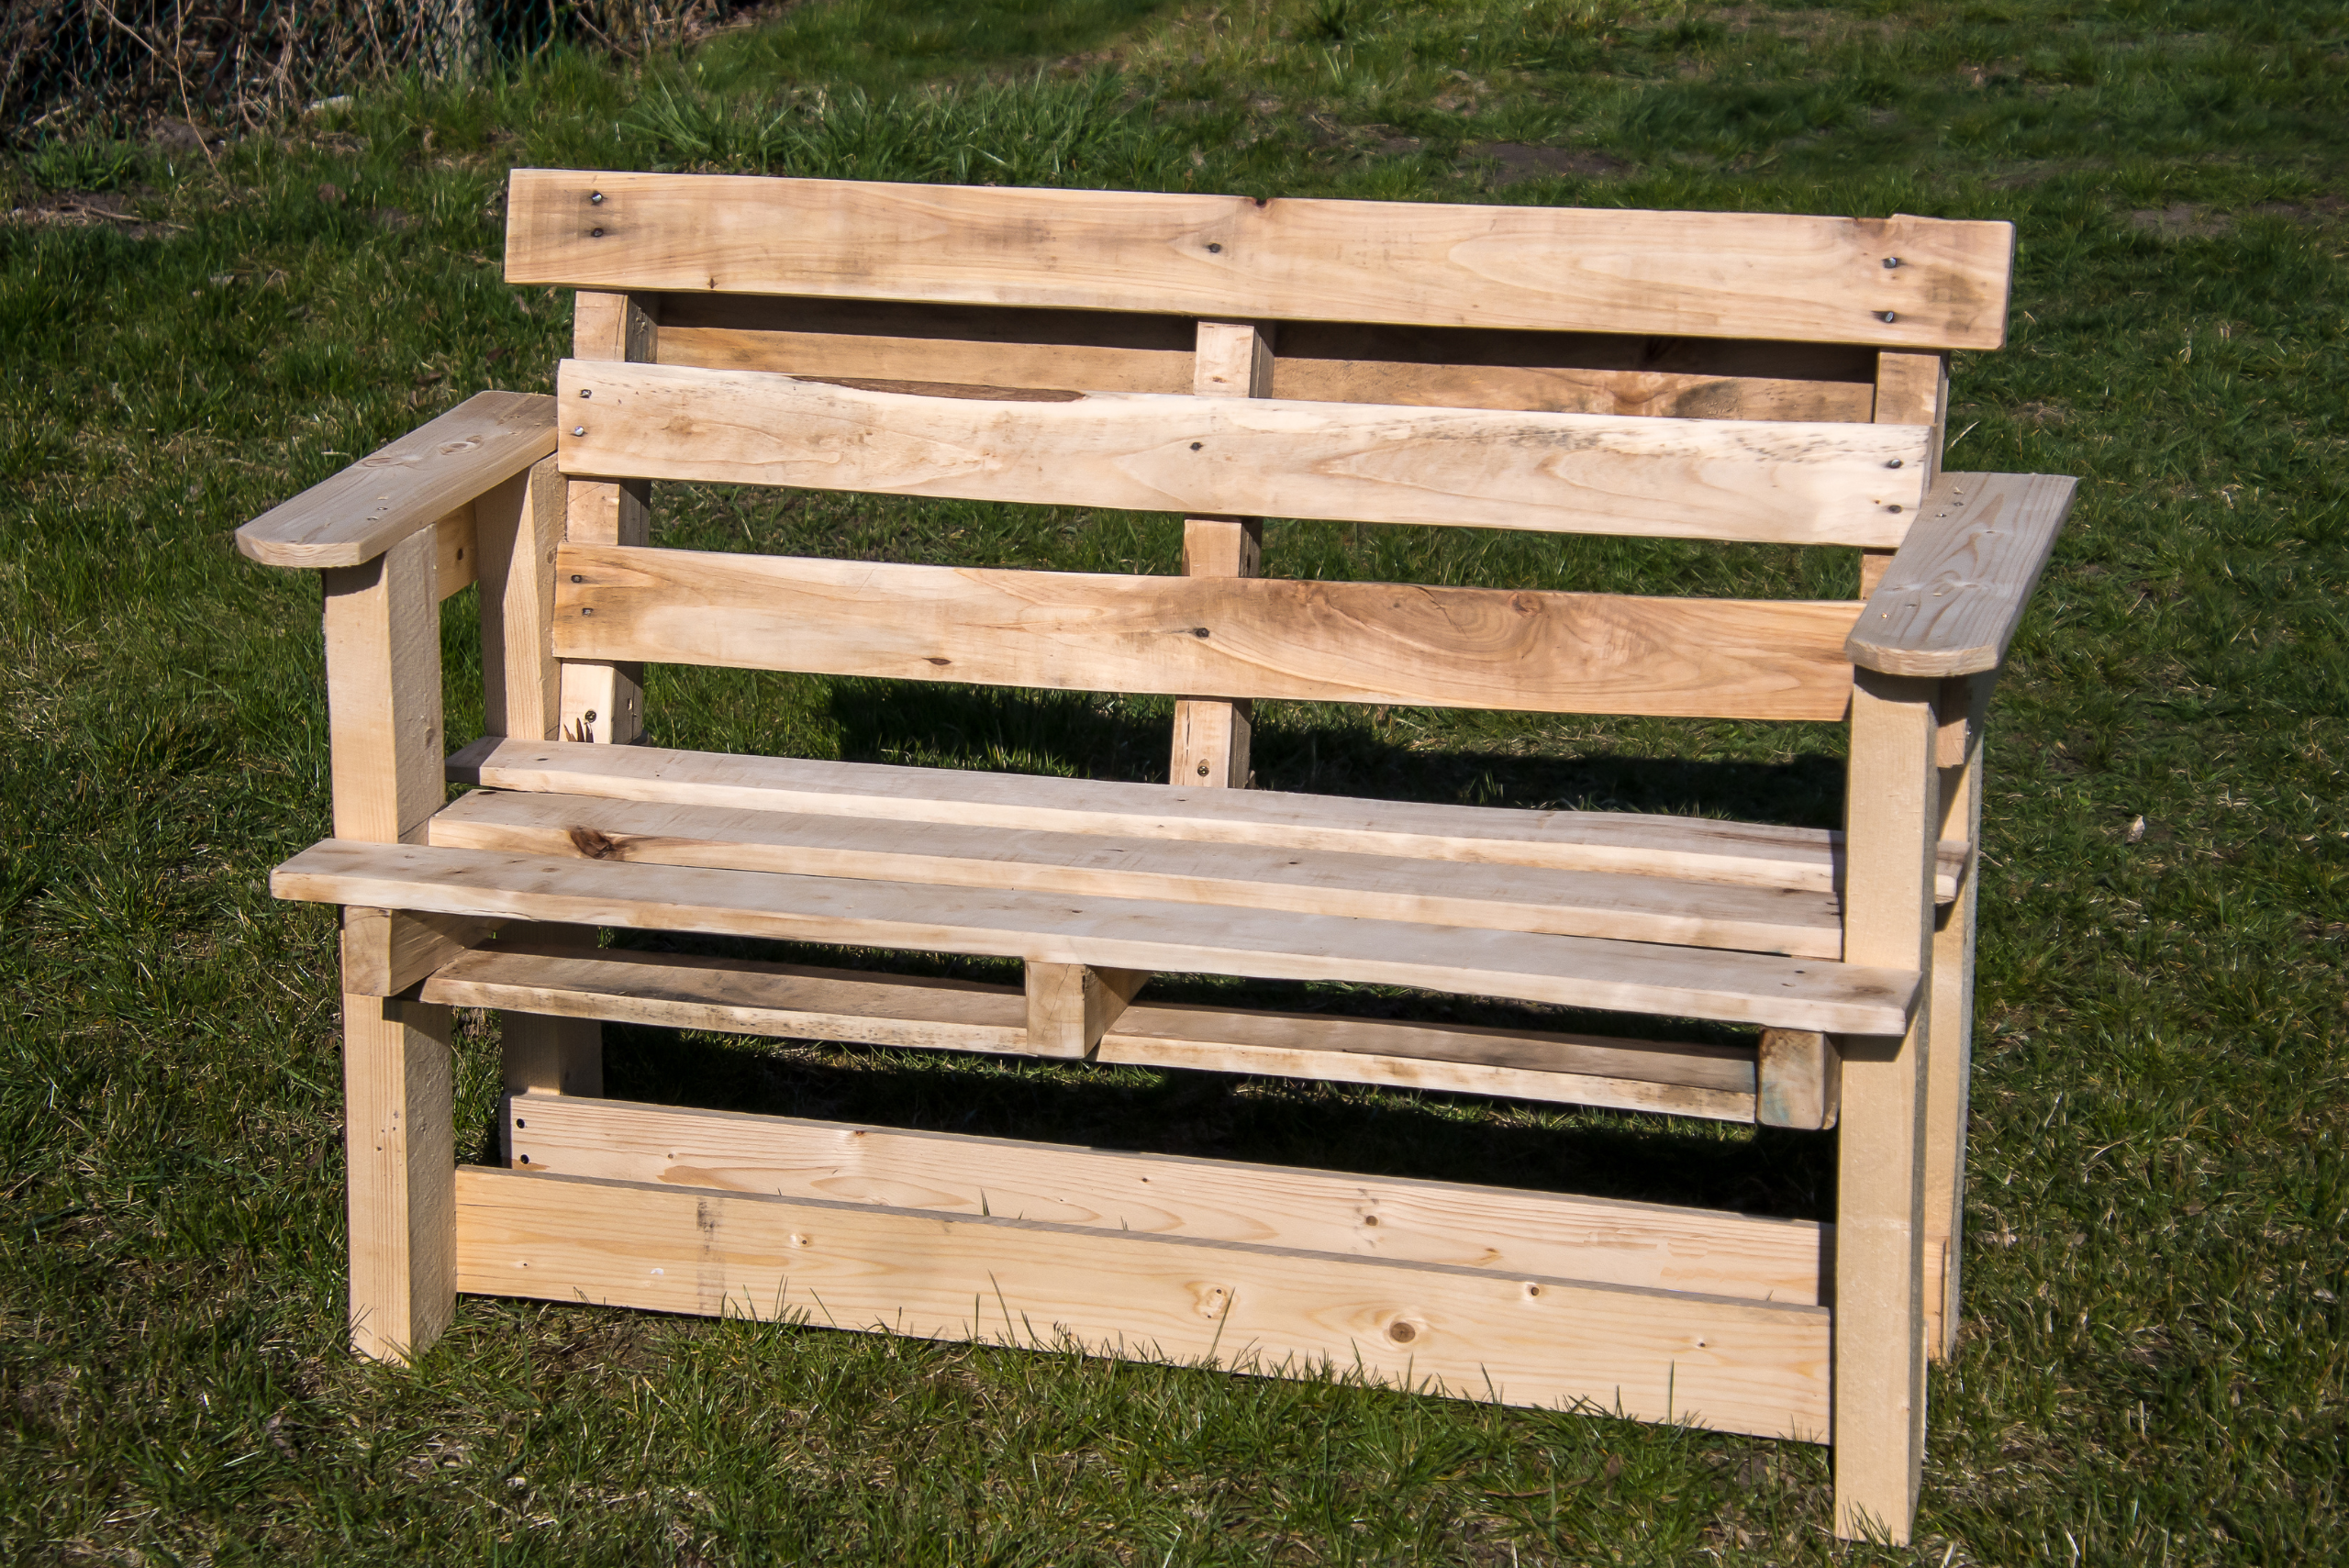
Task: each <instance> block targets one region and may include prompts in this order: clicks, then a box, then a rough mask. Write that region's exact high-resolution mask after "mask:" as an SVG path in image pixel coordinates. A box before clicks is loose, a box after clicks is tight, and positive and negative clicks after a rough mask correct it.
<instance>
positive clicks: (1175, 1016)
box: [423, 942, 1754, 1122]
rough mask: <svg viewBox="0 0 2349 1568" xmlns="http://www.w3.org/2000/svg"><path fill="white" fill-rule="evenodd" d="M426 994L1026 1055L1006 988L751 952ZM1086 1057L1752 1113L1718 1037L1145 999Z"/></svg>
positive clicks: (1559, 1101)
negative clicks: (756, 956)
mask: <svg viewBox="0 0 2349 1568" xmlns="http://www.w3.org/2000/svg"><path fill="white" fill-rule="evenodd" d="M423 995H424V998H425V999H426V1000H427V1001H430V1002H441V1003H446V1004H448V1005H450V1006H461V1007H503V1008H514V1009H520V1010H523V1011H527V1012H532V1013H540V1014H548V1015H553V1016H559V1017H562V1018H604V1019H609V1020H612V1021H615V1022H619V1023H634V1024H650V1025H654V1026H658V1027H661V1028H666V1029H710V1030H714V1031H716V1032H718V1033H722V1034H752V1035H763V1036H770V1037H776V1038H783V1039H792V1040H841V1041H845V1042H848V1043H852V1044H864V1045H884V1046H896V1047H905V1048H910V1049H914V1050H921V1051H982V1052H989V1053H996V1054H1008V1055H1018V1054H1021V1053H1024V1052H1025V1051H1027V1050H1028V1040H1027V1035H1026V1029H1025V1020H1026V1017H1027V1003H1026V999H1025V997H1024V995H1023V994H1022V993H1021V992H1020V991H1019V990H1016V989H1014V988H1012V987H1010V986H1008V985H987V984H980V983H979V982H976V981H963V980H935V979H929V978H923V977H916V976H909V975H882V974H869V973H856V972H853V971H846V970H833V969H813V968H808V967H807V966H804V965H799V964H781V963H767V962H756V961H753V960H750V959H728V958H711V957H704V956H700V955H695V954H685V953H654V952H639V951H630V950H628V949H624V948H607V949H605V950H602V951H596V950H594V949H592V948H583V949H570V950H553V949H551V950H548V951H543V952H540V951H514V950H513V949H512V946H511V944H508V943H504V942H501V943H498V944H496V945H495V946H493V947H487V948H481V949H477V950H475V951H473V952H470V953H466V954H464V955H462V956H461V957H459V958H458V959H456V960H454V961H453V962H451V963H449V964H448V965H447V966H446V967H444V968H443V969H441V970H440V972H439V973H435V974H434V975H433V976H432V977H431V978H430V979H429V980H427V981H426V982H425V983H424V987H423ZM1096 1060H1097V1061H1101V1062H1124V1063H1130V1064H1132V1065H1137V1066H1144V1067H1181V1068H1186V1069H1189V1070H1193V1071H1198V1072H1215V1073H1263V1074H1269V1075H1272V1076H1276V1077H1286V1078H1300V1079H1308V1080H1314V1081H1319V1082H1323V1083H1335V1084H1386V1085H1389V1086H1392V1087H1396V1088H1410V1089H1424V1090H1429V1091H1431V1092H1436V1093H1443V1094H1465V1095H1499V1096H1503V1097H1508V1098H1514V1099H1523V1100H1537V1101H1542V1102H1545V1103H1549V1104H1553V1105H1584V1106H1608V1107H1610V1108H1613V1109H1618V1110H1637V1111H1653V1112H1656V1113H1659V1114H1663V1115H1670V1116H1687V1117H1701V1118H1708V1119H1710V1120H1715V1121H1742V1122H1750V1121H1752V1120H1753V1098H1754V1071H1753V1051H1751V1050H1750V1049H1741V1048H1739V1047H1736V1046H1726V1045H1702V1044H1695V1043H1688V1042H1683V1041H1675V1040H1614V1039H1609V1038H1607V1037H1604V1036H1598V1035H1579V1034H1574V1035H1569V1034H1552V1033H1541V1032H1533V1031H1527V1030H1524V1029H1492V1028H1485V1027H1480V1026H1475V1025H1466V1024H1443V1025H1435V1024H1415V1023H1408V1022H1403V1021H1398V1020H1397V1019H1392V1018H1346V1017H1343V1016H1340V1015H1332V1014H1326V1013H1319V1014H1283V1013H1259V1012H1250V1011H1245V1010H1241V1009H1237V1008H1230V1007H1202V1006H1177V1005H1172V1004H1150V1003H1143V1004H1140V1005H1138V1006H1130V1007H1128V1008H1127V1009H1126V1010H1125V1012H1124V1013H1122V1014H1121V1015H1119V1018H1118V1019H1117V1021H1116V1022H1115V1024H1113V1025H1112V1026H1111V1027H1110V1028H1109V1029H1107V1030H1106V1031H1105V1032H1104V1034H1103V1035H1102V1038H1101V1042H1100V1045H1099V1047H1098V1049H1097V1056H1096Z"/></svg>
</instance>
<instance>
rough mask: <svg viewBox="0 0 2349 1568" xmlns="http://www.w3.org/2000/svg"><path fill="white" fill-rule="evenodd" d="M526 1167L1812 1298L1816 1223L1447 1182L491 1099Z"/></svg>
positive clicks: (1802, 1301) (531, 1098)
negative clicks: (500, 1104)
mask: <svg viewBox="0 0 2349 1568" xmlns="http://www.w3.org/2000/svg"><path fill="white" fill-rule="evenodd" d="M504 1117H505V1125H506V1128H507V1144H506V1146H507V1147H508V1148H509V1149H510V1150H511V1151H512V1158H513V1160H514V1162H517V1163H518V1164H520V1165H522V1166H524V1167H526V1168H527V1169H529V1170H530V1171H533V1172H551V1173H555V1174H557V1175H571V1176H592V1177H596V1178H599V1179H603V1180H608V1181H631V1182H649V1183H652V1184H657V1185H662V1186H688V1187H707V1188H710V1189H713V1190H717V1191H726V1192H754V1193H770V1194H774V1195H780V1196H785V1197H807V1198H823V1199H829V1200H832V1201H836V1202H843V1203H865V1204H880V1205H885V1206H889V1207H898V1208H917V1209H925V1210H930V1211H932V1212H937V1213H945V1214H964V1215H998V1216H1003V1217H1006V1218H1013V1219H1038V1220H1044V1221H1047V1222H1049V1223H1052V1224H1055V1225H1074V1226H1082V1227H1085V1228H1087V1229H1104V1230H1128V1231H1138V1232H1142V1233H1146V1234H1151V1235H1174V1236H1189V1237H1197V1238H1200V1239H1203V1240H1224V1241H1247V1242H1252V1243H1255V1244H1257V1245H1261V1246H1277V1247H1290V1248H1295V1249H1297V1250H1298V1251H1318V1252H1330V1253H1334V1254H1337V1255H1340V1256H1349V1257H1364V1258H1383V1259H1387V1260H1400V1261H1404V1262H1427V1263H1450V1264H1453V1265H1457V1266H1460V1267H1464V1268H1475V1269H1484V1270H1488V1271H1495V1272H1504V1271H1506V1272H1522V1273H1532V1274H1539V1275H1545V1276H1551V1277H1555V1278H1561V1279H1576V1280H1585V1281H1588V1282H1591V1283H1594V1284H1628V1285H1632V1286H1635V1287H1638V1288H1642V1289H1650V1290H1687V1291H1697V1292H1700V1293H1702V1294H1705V1295H1709V1296H1735V1297H1737V1298H1739V1299H1741V1300H1748V1301H1773V1302H1778V1303H1781V1304H1787V1305H1798V1306H1809V1305H1814V1304H1816V1303H1817V1302H1818V1300H1819V1298H1820V1285H1821V1272H1820V1271H1821V1268H1822V1265H1823V1261H1824V1258H1823V1241H1824V1237H1825V1228H1823V1227H1821V1226H1820V1225H1818V1224H1817V1223H1815V1222H1812V1221H1809V1220H1795V1219H1776V1218H1756V1217H1753V1216H1749V1215H1742V1214H1729V1213H1723V1212H1720V1211H1716V1210H1709V1209H1693V1208H1680V1207H1671V1206H1668V1205H1664V1204H1652V1203H1628V1202H1621V1201H1616V1200H1609V1199H1605V1198H1592V1197H1583V1196H1580V1195H1574V1194H1563V1193H1545V1192H1533V1191H1528V1190H1526V1189H1523V1188H1513V1187H1498V1186H1483V1185H1476V1184H1468V1183H1461V1182H1435V1181H1422V1180H1416V1179H1411V1178H1407V1177H1397V1176H1368V1175H1360V1174H1356V1173H1349V1172H1340V1171H1316V1170H1309V1169H1302V1168H1299V1167H1296V1166H1287V1165H1267V1164H1257V1163H1249V1162H1240V1161H1232V1160H1212V1159H1198V1158H1192V1157H1186V1156H1183V1155H1175V1154H1148V1153H1137V1152H1131V1151H1119V1150H1103V1149H1086V1148H1080V1147H1074V1146H1071V1145H1067V1144H1056V1143H1037V1142H1031V1141H1027V1140H1018V1139H1008V1138H974V1137H971V1136H969V1135H966V1134H960V1133H949V1132H923V1131H911V1130H907V1129H897V1128H887V1127H868V1126H862V1125H857V1124H853V1123H842V1122H831V1121H813V1120H807V1119H803V1118H793V1117H774V1116H757V1115H751V1114H747V1113H743V1112H739V1111H708V1110H698V1109H692V1108H686V1107H680V1106H653V1105H639V1104H633V1103H630V1102H628V1101H622V1100H604V1099H581V1098H577V1097H573V1096H569V1095H514V1096H512V1097H511V1098H509V1099H508V1100H507V1103H506V1106H505V1110H504Z"/></svg>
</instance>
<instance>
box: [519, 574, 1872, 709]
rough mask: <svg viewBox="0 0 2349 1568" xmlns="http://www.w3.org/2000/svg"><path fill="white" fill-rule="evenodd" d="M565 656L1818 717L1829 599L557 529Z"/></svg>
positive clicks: (1836, 639) (1830, 637)
mask: <svg viewBox="0 0 2349 1568" xmlns="http://www.w3.org/2000/svg"><path fill="white" fill-rule="evenodd" d="M557 568H558V570H557V582H556V584H555V633H554V646H555V652H556V653H557V655H558V656H560V657H562V658H564V659H607V660H631V661H633V660H641V661H644V662H653V663H668V664H715V665H722V666H728V667H732V668H738V669H739V668H750V669H780V670H796V671H804V672H809V673H822V674H832V675H873V676H889V677H895V678H898V679H909V680H933V681H963V682H973V683H976V684H985V685H1019V686H1038V687H1048V688H1061V689H1069V688H1074V689H1077V690H1088V691H1118V692H1163V693H1167V694H1170V695H1185V694H1205V693H1213V694H1216V695H1221V696H1233V697H1286V698H1292V699H1297V700H1305V701H1317V702H1352V703H1379V704H1387V703H1397V704H1411V705H1417V706H1431V707H1479V708H1509V709H1517V710H1520V711H1527V712H1538V713H1636V714H1668V715H1676V716H1683V717H1733V718H1778V719H1789V718H1809V719H1837V718H1841V717H1843V714H1844V712H1845V710H1846V707H1847V706H1848V704H1849V701H1850V692H1851V666H1850V664H1849V663H1848V662H1845V661H1844V659H1843V658H1842V644H1843V639H1844V637H1845V636H1846V634H1847V633H1848V632H1849V630H1850V628H1851V625H1852V622H1853V619H1854V614H1855V606H1854V605H1853V604H1851V603H1850V602H1849V601H1826V602H1816V603H1814V602H1787V601H1778V600H1739V599H1647V598H1633V597H1630V596H1625V595H1601V594H1553V593H1535V592H1528V591H1517V592H1512V591H1510V590H1508V589H1501V588H1430V587H1420V586H1418V585H1406V584H1384V583H1322V582H1300V581H1297V580H1294V579H1288V578H1236V579H1235V578H1172V577H1129V576H1115V575H1109V574H1106V573H1066V572H1004V571H980V570H963V569H958V568H954V567H948V566H907V565H898V564H895V563H890V562H862V561H827V560H818V559H812V558H807V557H799V556H760V555H737V554H730V553H724V552H713V551H696V550H627V549H596V548H586V547H580V546H565V547H564V549H563V550H562V555H561V558H560V560H559V561H558V562H557Z"/></svg>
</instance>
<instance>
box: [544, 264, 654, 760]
mask: <svg viewBox="0 0 2349 1568" xmlns="http://www.w3.org/2000/svg"><path fill="white" fill-rule="evenodd" d="M658 308H659V301H658V299H657V298H654V297H640V296H637V295H626V294H607V293H597V292H594V291H589V290H582V291H581V292H580V293H579V295H577V297H576V302H575V304H574V305H573V312H572V360H573V361H584V362H586V363H590V364H602V363H607V362H608V363H613V364H624V363H627V362H629V361H650V360H651V359H652V358H654V357H655V356H656V355H657V354H658V353H659V352H660V347H661V333H660V323H659V320H658V318H657V317H656V316H655V315H654V312H655V311H656V310H657V309H658ZM566 362H569V361H566ZM591 401H592V400H591V399H589V398H586V397H583V396H582V395H580V392H579V391H578V390H574V389H569V388H565V389H562V390H561V391H560V393H559V395H558V396H557V398H556V403H557V414H558V416H559V417H560V418H562V419H567V420H569V421H571V424H570V426H569V427H568V428H586V425H587V423H588V422H589V421H591V419H592V417H594V416H595V415H596V413H597V412H598V411H597V410H596V409H594V408H592V407H591V406H590V403H591ZM563 513H564V516H563V537H564V538H565V539H568V540H569V541H570V542H572V543H573V544H596V545H642V544H644V543H646V542H647V541H648V540H649V539H651V530H652V520H651V487H650V486H649V485H647V484H645V483H644V482H643V481H642V480H641V479H627V480H622V481H619V482H617V483H611V484H594V483H588V482H584V481H580V480H573V481H572V483H571V484H570V487H569V491H568V494H567V495H566V496H565V498H564V507H563ZM558 684H559V688H560V693H561V695H560V697H559V709H558V712H559V719H558V724H559V733H560V734H562V736H563V737H564V738H565V739H567V740H580V741H586V742H590V743H593V744H597V745H607V746H608V745H618V746H625V745H627V744H629V742H631V741H633V740H636V739H637V737H638V736H640V735H641V734H642V733H643V732H644V671H643V667H642V666H641V665H640V664H638V663H636V662H632V661H626V660H566V661H564V662H563V663H562V669H561V673H560V674H559V676H558Z"/></svg>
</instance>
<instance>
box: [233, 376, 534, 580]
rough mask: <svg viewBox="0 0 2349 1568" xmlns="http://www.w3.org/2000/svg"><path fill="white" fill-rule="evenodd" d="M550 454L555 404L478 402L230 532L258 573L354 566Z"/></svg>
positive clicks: (496, 397) (513, 396)
mask: <svg viewBox="0 0 2349 1568" xmlns="http://www.w3.org/2000/svg"><path fill="white" fill-rule="evenodd" d="M553 450H554V399H553V398H551V397H549V396H546V395H544V394H541V393H529V392H481V393H475V394H474V395H473V396H471V397H468V398H467V399H465V400H464V401H463V402H462V403H460V404H458V405H457V406H455V407H454V408H451V409H450V410H449V412H447V413H446V414H443V415H441V416H440V417H439V418H438V419H435V420H433V421H432V422H431V423H429V424H427V425H422V426H419V427H418V428H416V429H414V430H411V431H409V432H408V433H407V434H406V435H405V436H402V437H401V438H400V439H398V440H396V441H394V442H393V443H392V444H391V445H390V446H387V447H385V448H384V449H383V450H381V451H378V452H375V453H373V455H371V456H368V457H362V458H361V459H360V460H359V461H358V462H354V463H352V464H351V466H350V467H349V468H346V469H344V470H343V471H342V472H341V473H338V474H336V475H335V476H334V477H333V478H331V479H327V480H322V481H320V482H319V483H318V484H313V485H311V486H310V487H309V488H308V489H307V490H305V491H303V492H302V494H300V495H296V496H295V497H294V499H292V500H291V501H288V502H286V503H285V504H284V506H278V507H275V508H273V509H272V510H270V511H267V512H264V513H262V515H261V516H260V517H255V518H254V519H253V520H252V521H251V522H250V523H247V524H246V525H245V526H244V527H243V528H239V529H238V530H237V549H238V550H240V551H241V552H243V553H244V554H245V555H246V556H248V557H250V559H252V560H254V561H258V562H261V563H262V565H264V566H307V567H325V566H359V565H362V564H364V563H365V562H370V561H373V560H374V559H375V558H376V557H377V556H379V555H381V554H383V553H384V551H385V550H389V549H391V548H392V546H394V545H395V544H397V543H399V542H400V540H402V539H406V537H407V536H408V535H410V534H412V533H415V532H417V530H418V529H421V528H430V527H431V526H432V525H433V524H435V523H437V522H439V521H440V519H441V518H442V517H447V516H448V515H449V514H450V513H451V512H453V511H455V510H457V508H459V507H460V506H469V505H471V504H472V503H473V501H474V500H475V499H477V498H478V497H480V496H482V495H486V494H487V493H488V492H490V491H491V490H494V489H495V488H496V487H497V486H498V485H500V484H504V483H506V481H507V480H509V479H511V478H513V477H514V476H515V475H516V474H518V473H521V472H522V471H523V470H524V469H526V468H528V467H529V466H530V465H531V464H532V463H534V462H538V461H539V460H540V458H543V457H545V456H547V455H548V454H549V453H551V452H552V451H553Z"/></svg>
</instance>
